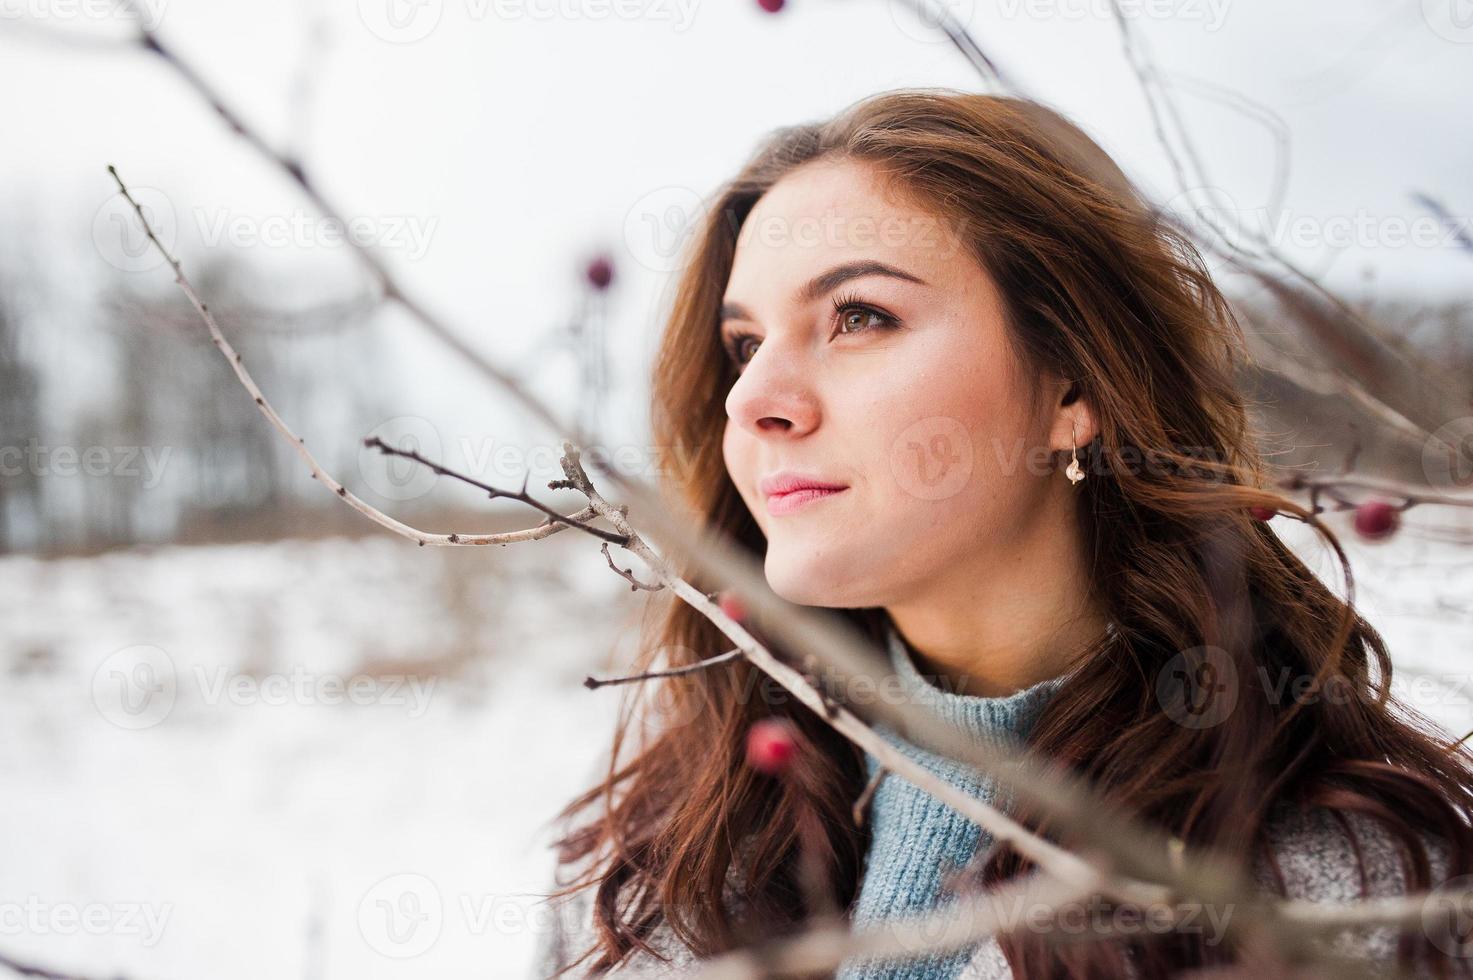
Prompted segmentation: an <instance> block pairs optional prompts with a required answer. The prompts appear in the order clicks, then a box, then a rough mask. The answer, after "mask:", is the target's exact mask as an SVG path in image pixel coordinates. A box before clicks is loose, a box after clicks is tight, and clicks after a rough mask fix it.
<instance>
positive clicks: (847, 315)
mask: <svg viewBox="0 0 1473 980" xmlns="http://www.w3.org/2000/svg"><path fill="white" fill-rule="evenodd" d="M834 315H835V317H836V318H837V320H838V323H837V324H836V325H835V327H834V333H835V334H851V333H863V332H864V331H866V330H887V329H889V328H891V327H895V326H898V325H899V321H897V320H896V319H895V318H894V317H893V316H890V315H889V314H888V313H881V312H880V311H879V310H877V309H875V308H874V307H872V306H869V305H867V304H865V303H860V302H856V301H855V300H852V299H851V300H840V301H839V302H836V303H835V304H834Z"/></svg>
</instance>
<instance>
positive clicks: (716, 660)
mask: <svg viewBox="0 0 1473 980" xmlns="http://www.w3.org/2000/svg"><path fill="white" fill-rule="evenodd" d="M741 655H742V651H741V650H728V651H726V652H725V653H718V654H717V655H716V656H714V657H707V658H706V659H704V660H699V661H697V662H695V663H693V664H686V665H685V666H684V667H671V668H669V669H668V670H651V671H648V672H646V673H643V674H629V675H628V676H625V677H593V676H591V675H590V676H589V677H585V678H584V679H583V686H584V687H586V688H588V689H589V690H590V691H596V690H598V689H599V688H601V687H608V686H609V685H610V684H633V683H634V682H635V681H652V680H659V679H661V678H665V677H680V676H683V675H685V674H695V673H699V672H700V671H703V670H709V669H711V668H712V667H719V666H721V665H722V664H729V663H731V662H732V661H733V660H736V659H738V658H739V657H741Z"/></svg>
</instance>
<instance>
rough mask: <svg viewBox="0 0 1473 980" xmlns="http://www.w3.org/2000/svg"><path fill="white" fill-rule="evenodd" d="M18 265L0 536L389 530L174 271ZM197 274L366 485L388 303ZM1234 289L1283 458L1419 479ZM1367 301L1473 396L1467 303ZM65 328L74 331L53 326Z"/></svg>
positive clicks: (386, 371) (85, 541) (385, 381)
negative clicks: (62, 283) (243, 373)
mask: <svg viewBox="0 0 1473 980" xmlns="http://www.w3.org/2000/svg"><path fill="white" fill-rule="evenodd" d="M9 264H10V265H11V267H10V268H5V267H3V266H0V552H16V551H22V552H37V553H63V552H87V551H96V550H102V549H107V548H113V547H119V546H127V545H133V544H139V543H164V542H178V541H218V540H235V539H243V538H251V539H260V538H272V537H278V536H283V535H301V534H324V533H331V534H356V533H366V532H368V531H371V530H372V525H371V524H369V523H368V522H367V521H366V520H365V519H363V518H362V517H361V516H359V515H357V514H355V513H353V512H351V511H350V510H349V509H348V508H346V507H343V506H342V505H341V504H340V503H338V502H337V501H334V500H332V499H331V498H330V497H329V496H328V495H327V494H326V493H324V492H323V490H322V488H321V487H320V486H319V485H317V484H316V483H315V482H314V481H312V480H311V479H310V478H309V477H308V475H307V471H306V469H305V467H304V466H303V464H302V462H301V460H300V459H299V458H298V457H297V456H296V454H295V453H294V452H293V450H292V448H291V447H290V446H289V445H288V444H287V443H286V441H285V440H284V439H283V438H282V437H281V436H280V435H279V434H278V433H277V432H276V431H274V430H273V429H272V428H271V427H270V426H269V425H268V424H267V423H266V421H265V419H263V418H262V417H261V415H260V414H259V413H258V412H257V411H256V410H255V408H254V407H253V406H252V405H251V403H250V399H249V397H248V396H247V394H246V392H245V390H244V389H243V388H242V387H241V386H240V385H239V383H238V382H237V380H236V379H235V377H234V375H233V373H232V372H231V370H230V367H229V365H228V364H227V363H226V361H225V359H224V358H223V357H221V356H220V354H219V352H218V351H216V350H215V349H214V347H213V345H212V344H211V343H210V340H209V336H208V334H207V333H206V331H205V330H204V328H203V326H202V325H201V324H200V322H199V320H198V318H197V316H196V315H195V312H194V311H193V309H192V308H191V307H190V306H189V305H188V303H187V302H186V300H185V299H184V298H183V296H182V295H180V293H179V292H178V290H177V289H175V288H173V286H172V283H170V282H169V281H168V279H169V277H168V276H167V275H155V276H149V277H141V276H137V275H128V274H125V273H117V274H115V275H114V276H112V277H111V278H108V279H105V280H103V281H102V282H101V284H100V285H98V286H97V287H96V288H95V289H93V290H84V291H82V292H83V294H82V295H65V296H63V295H60V294H59V293H58V291H57V289H56V287H55V283H54V281H52V282H50V284H49V285H48V284H47V283H46V282H42V281H40V280H38V279H37V278H36V277H35V276H33V275H29V274H28V270H26V269H24V268H21V267H17V266H16V263H14V262H13V261H12V262H10V263H9ZM140 281H147V283H148V284H149V288H150V290H151V291H148V292H144V291H142V287H141V286H140V285H139V283H140ZM193 281H194V283H195V285H196V287H197V288H198V289H199V290H200V293H201V295H203V296H204V297H206V299H207V302H208V303H209V304H210V307H211V309H212V311H214V313H215V314H216V316H217V318H218V319H219V321H220V323H221V325H222V328H223V329H225V330H226V331H227V334H228V336H229V337H230V339H231V342H232V343H233V344H234V345H235V346H236V347H237V349H238V350H239V351H240V352H241V354H242V356H243V357H244V358H245V362H246V364H247V365H248V366H249V367H250V370H251V372H252V374H253V375H254V377H255V378H256V380H257V382H258V383H259V384H260V386H261V388H262V390H263V391H265V392H266V393H267V396H268V398H270V399H271V400H272V402H273V403H274V404H275V406H276V408H277V409H278V411H280V412H281V414H282V416H283V417H284V418H285V419H286V420H287V422H288V424H289V425H291V426H293V427H294V428H295V429H296V431H297V432H299V433H313V434H318V435H320V436H322V437H320V438H312V437H309V439H308V441H309V444H310V445H311V448H312V449H313V451H314V452H315V453H317V454H318V456H319V459H320V460H321V462H322V463H323V465H324V466H325V467H326V468H327V469H328V471H329V472H332V473H334V474H337V475H338V476H339V478H341V479H344V480H345V482H347V483H348V485H349V486H350V488H354V489H355V490H356V489H357V485H356V484H357V483H358V477H359V474H360V468H359V461H360V451H361V450H360V446H359V440H360V439H361V437H362V436H363V435H365V434H366V433H367V431H369V430H370V429H371V428H372V427H373V426H374V425H376V424H377V423H379V422H381V421H383V420H384V419H386V418H389V417H390V416H392V415H393V414H394V407H395V406H396V405H399V406H402V405H403V404H404V402H403V401H402V399H401V398H400V397H399V396H400V394H402V393H403V392H404V391H406V390H412V388H413V379H407V378H403V377H400V376H399V374H398V372H396V371H395V369H394V365H393V358H392V357H391V356H389V355H388V354H387V353H386V348H385V343H384V333H383V325H382V324H381V323H380V319H381V317H380V315H379V312H378V309H377V307H376V304H375V303H374V302H373V301H372V299H371V298H368V297H364V298H359V299H349V300H346V301H343V300H338V301H333V302H327V303H323V304H321V305H313V304H311V303H310V302H309V303H306V304H305V305H304V304H303V303H301V302H296V301H294V302H292V303H291V304H290V305H287V304H285V303H283V304H282V305H280V306H275V305H272V302H271V299H270V298H271V297H273V296H276V295H278V292H277V291H276V290H274V289H273V288H272V286H271V284H270V283H269V282H263V281H262V280H261V279H260V278H258V276H257V273H255V272H253V270H252V269H251V268H250V267H249V266H248V264H247V263H246V262H245V261H244V260H243V259H241V258H239V257H236V256H233V255H231V254H229V253H225V254H223V255H221V256H219V257H217V258H215V259H214V260H213V264H210V265H206V266H204V267H202V268H201V269H200V270H199V271H198V272H197V273H196V274H195V275H194V276H193ZM1236 306H1237V309H1238V312H1239V315H1240V318H1241V320H1242V322H1243V324H1244V327H1245V329H1247V330H1248V331H1249V334H1250V336H1251V337H1253V338H1254V339H1255V343H1254V344H1253V353H1254V357H1255V358H1256V359H1257V360H1258V361H1259V362H1260V367H1258V368H1255V369H1253V370H1251V371H1250V372H1249V373H1248V374H1247V376H1245V377H1244V378H1243V379H1242V383H1243V386H1244V389H1245V392H1246V393H1247V395H1248V396H1249V399H1250V402H1251V404H1252V405H1253V411H1254V413H1255V416H1256V422H1257V424H1258V427H1259V429H1260V430H1261V431H1262V432H1263V433H1264V446H1263V448H1264V451H1265V453H1266V454H1267V455H1269V456H1270V458H1271V461H1272V462H1273V463H1275V464H1277V465H1285V466H1311V467H1317V468H1327V469H1328V468H1331V467H1334V466H1336V465H1338V464H1339V463H1340V461H1341V460H1343V459H1344V458H1345V457H1346V456H1347V454H1349V453H1351V452H1352V449H1353V450H1354V453H1355V462H1356V468H1357V470H1358V471H1359V472H1363V473H1373V474H1378V475H1383V476H1387V477H1392V478H1396V479H1403V480H1409V481H1413V482H1421V480H1422V479H1423V477H1422V469H1421V467H1422V461H1421V456H1420V448H1419V446H1418V445H1417V444H1416V443H1415V442H1409V441H1408V440H1406V439H1404V438H1396V437H1394V436H1393V435H1392V434H1390V433H1388V432H1387V431H1385V429H1386V427H1385V426H1384V425H1381V424H1378V422H1377V420H1376V419H1375V418H1374V417H1372V416H1371V415H1369V414H1368V413H1366V412H1364V411H1363V410H1362V409H1361V408H1360V407H1359V406H1357V405H1356V404H1355V403H1354V402H1353V401H1351V400H1348V399H1346V398H1345V397H1344V396H1343V395H1342V394H1339V393H1336V392H1333V391H1321V392H1316V391H1313V390H1309V389H1308V388H1307V387H1306V386H1305V385H1304V383H1303V378H1302V376H1300V377H1297V378H1296V379H1295V380H1289V379H1288V378H1287V377H1286V375H1285V374H1283V373H1280V372H1276V371H1273V370H1264V369H1263V366H1264V365H1271V364H1272V363H1274V362H1275V361H1277V360H1278V359H1280V358H1281V357H1287V356H1291V354H1290V353H1287V352H1286V347H1285V345H1284V344H1283V343H1282V342H1283V341H1285V340H1286V339H1292V338H1294V336H1295V331H1294V330H1293V328H1292V325H1291V324H1286V322H1285V321H1284V319H1283V317H1282V316H1281V314H1280V313H1278V312H1276V311H1275V310H1273V309H1272V308H1271V307H1270V306H1269V305H1268V304H1266V303H1263V302H1260V301H1258V300H1254V299H1239V300H1237V302H1236ZM1360 312H1361V313H1362V314H1363V315H1364V316H1366V317H1367V318H1369V319H1372V320H1374V321H1375V322H1376V323H1377V324H1379V325H1380V326H1381V327H1382V332H1383V334H1384V335H1387V336H1392V337H1395V338H1397V343H1398V344H1401V345H1405V348H1406V349H1407V350H1408V351H1411V352H1413V353H1414V354H1415V355H1416V356H1419V357H1426V358H1429V359H1430V361H1431V362H1432V363H1436V364H1437V365H1438V366H1439V367H1441V368H1442V369H1444V370H1445V371H1447V372H1448V373H1450V374H1451V375H1452V376H1454V377H1459V378H1462V379H1464V382H1465V383H1466V385H1467V387H1466V388H1465V391H1464V392H1463V394H1466V396H1467V398H1466V400H1465V404H1473V310H1470V305H1469V303H1467V302H1444V303H1440V304H1434V305H1429V304H1427V303H1425V302H1420V301H1416V300H1413V299H1400V298H1388V299H1378V300H1376V301H1374V302H1367V303H1363V304H1362V305H1361V307H1360ZM63 321H65V326H66V327H67V328H68V329H66V330H59V327H60V325H61V324H62V323H63ZM57 333H62V334H65V335H66V336H69V337H72V338H73V341H74V342H72V343H70V344H68V343H59V342H55V337H54V336H53V335H54V334H57ZM77 338H81V340H80V342H78V341H77ZM1268 340H1271V341H1272V343H1266V341H1268ZM1292 356H1294V357H1297V358H1300V359H1306V360H1308V361H1311V362H1312V361H1313V359H1314V358H1315V356H1316V352H1315V350H1314V349H1313V347H1312V346H1309V347H1306V346H1305V345H1304V344H1303V343H1302V341H1301V342H1300V343H1299V345H1298V347H1297V349H1295V350H1293V352H1292ZM376 502H377V503H379V504H381V505H382V506H384V507H385V508H386V509H388V510H389V511H390V512H391V513H403V512H408V511H413V512H417V513H421V514H423V513H425V512H426V511H427V510H428V511H429V512H431V513H434V514H435V516H436V518H437V520H436V521H435V523H438V524H444V525H445V527H446V529H453V525H452V524H450V523H446V522H451V521H463V520H465V519H466V518H467V517H468V516H469V515H466V514H465V513H464V512H463V511H462V512H460V513H455V512H453V511H451V510H449V509H445V510H443V511H437V510H436V505H435V498H434V496H433V495H432V496H431V497H430V498H429V499H427V500H415V501H411V502H406V503H404V504H402V505H399V504H395V503H394V502H393V501H376ZM520 516H521V517H523V518H525V517H526V514H525V513H522V514H520ZM507 519H508V518H507V512H506V510H505V509H501V510H499V511H493V510H492V509H491V508H489V507H488V508H487V512H486V513H484V514H483V515H481V517H480V519H478V520H473V521H472V523H474V524H476V525H478V526H479V528H480V529H485V530H494V529H497V528H498V527H499V526H501V524H503V523H504V522H505V521H506V520H507ZM513 523H515V521H514V520H513ZM522 523H523V524H525V523H526V521H525V519H524V520H523V521H522ZM460 529H461V530H465V529H467V527H466V525H464V524H461V525H460Z"/></svg>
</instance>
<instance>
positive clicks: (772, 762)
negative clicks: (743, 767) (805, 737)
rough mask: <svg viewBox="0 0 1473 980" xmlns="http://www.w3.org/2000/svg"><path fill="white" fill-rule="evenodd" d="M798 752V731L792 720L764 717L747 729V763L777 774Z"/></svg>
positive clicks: (754, 767)
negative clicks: (794, 727)
mask: <svg viewBox="0 0 1473 980" xmlns="http://www.w3.org/2000/svg"><path fill="white" fill-rule="evenodd" d="M797 754H798V738H797V733H796V732H795V730H794V729H793V725H792V723H791V722H788V721H784V720H782V719H780V718H764V719H762V720H761V721H759V722H757V723H756V724H754V725H753V726H752V727H751V728H749V729H747V765H749V766H751V767H752V768H753V769H756V770H757V771H758V772H765V773H767V774H769V775H776V774H777V773H780V772H782V771H783V770H784V769H786V768H787V767H788V764H789V763H790V762H792V761H793V756H795V755H797Z"/></svg>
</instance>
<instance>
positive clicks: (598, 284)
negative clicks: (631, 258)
mask: <svg viewBox="0 0 1473 980" xmlns="http://www.w3.org/2000/svg"><path fill="white" fill-rule="evenodd" d="M588 281H589V282H590V283H592V284H593V288H594V289H608V288H609V283H611V282H613V281H614V263H612V262H610V261H609V260H608V258H606V257H605V256H602V255H600V256H599V257H598V258H596V259H594V260H593V261H592V262H590V263H588Z"/></svg>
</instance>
